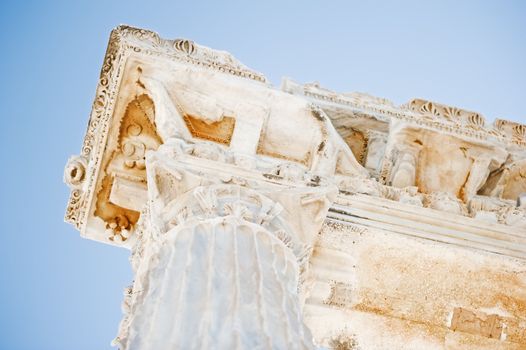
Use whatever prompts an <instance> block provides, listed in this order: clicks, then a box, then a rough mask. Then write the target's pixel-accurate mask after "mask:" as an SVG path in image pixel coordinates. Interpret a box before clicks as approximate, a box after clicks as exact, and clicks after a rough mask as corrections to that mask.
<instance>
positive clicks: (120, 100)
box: [64, 26, 526, 350]
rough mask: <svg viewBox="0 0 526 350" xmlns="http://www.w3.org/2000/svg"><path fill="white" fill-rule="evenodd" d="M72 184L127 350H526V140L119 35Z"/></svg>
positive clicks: (421, 108)
mask: <svg viewBox="0 0 526 350" xmlns="http://www.w3.org/2000/svg"><path fill="white" fill-rule="evenodd" d="M64 179H65V181H66V183H67V184H68V185H69V186H70V187H71V196H70V199H69V203H68V205H67V210H66V221H67V222H69V223H71V224H73V225H74V226H75V227H76V228H77V229H78V230H79V231H80V234H81V236H82V237H85V238H89V239H93V240H96V241H99V242H102V243H106V244H111V245H114V246H116V247H121V248H125V249H130V250H131V254H132V255H131V256H132V257H131V263H132V267H133V271H134V273H135V278H134V281H133V284H132V285H131V286H130V287H129V288H127V289H126V292H125V300H124V302H123V310H124V317H123V320H122V322H121V325H120V328H119V332H118V335H117V337H116V339H115V341H114V343H115V344H116V345H117V346H118V347H120V348H121V349H125V350H149V349H152V350H153V349H156V350H159V349H160V350H163V349H321V348H327V349H362V350H370V349H418V350H422V349H477V350H480V349H525V348H526V195H525V193H526V125H522V124H518V123H515V122H511V121H507V120H502V119H497V120H495V122H493V123H492V124H489V123H487V122H486V119H485V118H484V116H483V115H481V114H480V113H477V112H472V111H467V110H463V109H460V108H457V107H452V106H447V105H443V104H439V103H435V102H431V101H427V100H422V99H414V100H412V101H409V102H408V103H407V104H405V105H401V106H397V105H395V104H393V103H392V102H390V101H389V100H386V99H383V98H378V97H374V96H370V95H368V94H363V93H337V92H333V91H331V90H328V89H326V88H323V87H321V86H319V84H317V83H312V84H304V85H302V84H298V83H296V82H294V81H291V80H288V79H285V80H284V81H283V83H282V86H281V88H279V89H278V88H275V87H273V86H271V85H270V83H269V82H268V81H267V80H266V78H265V77H264V76H263V75H262V74H261V73H258V72H255V71H253V70H251V69H250V68H247V67H246V66H244V65H243V64H241V63H240V62H239V61H237V60H236V59H235V58H234V57H233V56H232V55H230V54H229V53H227V52H224V51H217V50H212V49H209V48H207V47H203V46H200V45H198V44H196V43H194V42H192V41H190V40H184V39H177V40H165V39H162V38H160V37H159V36H158V35H157V34H156V33H153V32H150V31H147V30H142V29H136V28H132V27H127V26H120V27H118V28H116V29H115V30H114V31H113V32H112V33H111V36H110V41H109V44H108V49H107V52H106V56H105V59H104V63H103V66H102V71H101V75H100V80H99V84H98V87H97V91H96V97H95V102H94V104H93V110H92V112H91V116H90V119H89V122H88V127H87V131H86V136H85V139H84V143H83V145H82V149H81V152H80V155H78V156H74V157H72V158H71V159H70V160H69V162H68V164H67V166H66V169H65V174H64ZM94 258H95V257H94Z"/></svg>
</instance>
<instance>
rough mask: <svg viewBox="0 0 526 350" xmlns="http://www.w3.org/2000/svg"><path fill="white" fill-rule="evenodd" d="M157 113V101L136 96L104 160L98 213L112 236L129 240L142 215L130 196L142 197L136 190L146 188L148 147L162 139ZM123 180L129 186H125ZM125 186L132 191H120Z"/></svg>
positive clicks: (150, 148)
mask: <svg viewBox="0 0 526 350" xmlns="http://www.w3.org/2000/svg"><path fill="white" fill-rule="evenodd" d="M154 114H155V110H154V104H153V102H152V100H151V99H150V98H149V97H148V96H147V95H140V96H137V97H136V98H135V99H133V100H132V101H131V102H130V103H129V104H128V106H127V108H126V112H125V113H124V116H123V118H122V119H121V123H120V126H119V130H118V138H117V139H118V143H117V146H116V147H115V149H114V150H112V153H111V156H110V157H109V158H108V159H107V160H106V164H104V168H103V171H104V174H103V178H102V183H101V186H100V189H99V191H98V193H97V202H96V209H95V216H98V217H99V218H101V219H102V220H104V222H105V223H106V228H107V229H108V230H109V231H110V232H109V234H110V237H109V238H110V240H123V241H124V240H126V239H127V236H128V233H129V231H130V230H131V229H132V228H133V225H134V224H135V223H136V222H137V221H138V219H139V215H140V214H139V210H140V208H138V205H136V204H135V203H133V200H130V198H132V199H133V198H137V197H140V194H139V193H137V192H141V191H142V189H144V190H145V188H146V170H145V153H146V151H147V150H155V149H157V148H158V147H159V145H160V144H161V143H162V141H161V139H160V137H159V136H158V135H157V132H156V129H155V123H154ZM123 182H125V183H126V186H122V183H123ZM126 190H127V191H130V193H120V192H122V191H126ZM122 198H124V199H127V200H122ZM136 202H137V201H136ZM134 204H135V205H134Z"/></svg>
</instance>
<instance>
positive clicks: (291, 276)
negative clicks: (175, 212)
mask: <svg viewBox="0 0 526 350" xmlns="http://www.w3.org/2000/svg"><path fill="white" fill-rule="evenodd" d="M156 255H157V257H156V259H155V260H156V263H155V264H152V265H151V267H150V269H149V270H148V271H147V272H146V275H145V276H144V277H143V285H145V286H147V289H146V290H144V291H143V297H142V302H141V303H140V304H138V305H137V306H136V309H135V310H133V317H132V320H131V322H130V325H129V327H130V337H129V339H128V342H127V344H126V346H125V347H124V348H125V349H129V350H146V349H311V348H313V344H312V340H311V335H310V332H309V331H308V329H306V327H305V326H304V325H303V323H302V320H301V312H300V307H299V302H298V295H297V290H298V263H297V260H296V257H295V256H294V254H293V253H292V250H291V249H290V248H288V247H287V246H286V245H285V244H284V243H283V242H282V241H281V240H279V239H278V238H277V237H275V236H274V235H273V234H272V233H271V232H270V231H268V230H266V229H264V228H263V227H261V226H260V225H256V224H254V223H251V222H248V221H246V220H243V219H241V218H238V217H236V216H233V215H229V216H226V217H217V218H213V219H207V220H204V221H202V220H196V219H193V220H189V221H187V222H185V223H184V224H182V225H178V226H176V227H174V228H173V229H171V230H170V231H169V232H168V233H167V234H166V237H165V239H164V241H163V243H162V244H161V246H160V248H159V251H158V253H157V254H156Z"/></svg>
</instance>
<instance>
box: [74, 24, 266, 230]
mask: <svg viewBox="0 0 526 350" xmlns="http://www.w3.org/2000/svg"><path fill="white" fill-rule="evenodd" d="M131 54H142V55H147V56H153V57H166V58H168V59H173V60H177V61H179V62H181V63H186V64H191V65H195V66H199V67H204V68H208V69H212V70H214V71H218V72H222V73H225V74H230V75H234V76H237V77H241V78H246V79H250V80H253V81H257V82H260V83H265V84H266V78H265V77H264V76H263V75H262V74H260V73H257V72H254V71H252V70H250V69H248V68H247V67H245V66H244V65H242V64H241V63H240V62H238V61H237V60H235V58H233V56H232V55H230V54H228V53H226V52H223V51H215V50H212V49H209V48H207V47H204V46H200V45H197V44H195V43H194V42H193V41H190V40H186V39H175V40H165V39H161V38H160V37H159V35H158V34H157V33H155V32H152V31H148V30H144V29H138V28H133V27H130V26H126V25H121V26H119V27H117V28H115V29H114V30H113V31H112V32H111V34H110V38H109V42H108V48H107V50H106V54H105V57H104V61H103V64H102V69H101V72H100V77H99V83H98V85H97V90H96V94H95V100H94V102H93V107H92V111H91V115H90V118H89V122H88V128H87V130H86V135H85V137H84V142H83V146H82V150H81V156H82V157H84V158H85V159H86V162H87V164H86V174H85V185H83V186H82V189H75V190H73V191H72V192H71V194H70V199H69V201H68V205H67V208H66V214H65V218H64V219H65V221H66V222H69V223H71V224H73V225H74V226H75V227H76V228H77V229H79V230H81V231H82V229H83V227H84V225H85V223H86V216H87V213H86V209H87V208H86V207H87V206H88V203H90V202H91V200H92V197H93V195H94V193H93V191H94V188H95V186H94V182H95V181H96V178H97V173H98V172H99V167H100V162H101V159H102V155H103V153H104V150H105V142H106V135H107V134H108V130H109V127H110V122H111V118H112V113H113V110H114V106H115V102H116V97H117V90H118V86H119V85H120V82H121V80H122V76H123V72H124V66H125V64H124V62H126V60H127V59H128V57H130V55H131Z"/></svg>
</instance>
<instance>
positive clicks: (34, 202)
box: [0, 0, 526, 350]
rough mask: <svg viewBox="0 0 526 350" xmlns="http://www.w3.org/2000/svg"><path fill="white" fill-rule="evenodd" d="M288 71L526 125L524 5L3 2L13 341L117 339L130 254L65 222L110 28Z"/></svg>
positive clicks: (2, 193)
mask: <svg viewBox="0 0 526 350" xmlns="http://www.w3.org/2000/svg"><path fill="white" fill-rule="evenodd" d="M121 23H123V24H129V25H133V26H138V27H144V28H148V29H152V30H155V31H157V32H158V33H160V35H161V36H162V37H165V38H177V37H186V38H190V39H193V40H195V41H196V42H198V43H200V44H203V45H207V46H210V47H213V48H217V49H223V50H227V51H230V52H231V53H233V54H234V55H235V56H236V57H237V58H238V59H240V60H241V61H242V62H243V63H245V64H246V65H248V66H249V67H252V68H254V69H256V70H259V71H261V72H263V73H264V74H265V75H266V76H267V77H268V78H269V79H270V80H271V81H272V82H273V83H274V84H275V85H277V86H279V83H280V80H281V77H283V76H288V77H291V78H293V79H294V80H296V81H298V82H309V81H314V80H316V81H319V82H320V83H321V84H322V86H325V87H328V88H331V89H333V90H336V91H342V92H343V91H363V92H369V93H371V94H374V95H377V96H381V97H386V98H389V99H391V100H393V101H394V102H395V103H404V102H406V101H408V100H409V99H411V98H413V97H422V98H427V99H430V100H434V101H437V102H442V103H446V104H451V105H456V106H458V107H463V108H466V109H470V110H474V111H478V112H481V113H482V114H484V115H485V116H486V117H487V118H488V119H490V120H491V119H493V118H494V117H503V118H507V119H512V120H516V121H522V122H526V108H525V107H524V104H525V102H526V64H525V62H526V2H524V1H492V2H490V1H460V0H457V1H436V2H431V1H422V0H420V1H410V2H408V1H385V2H380V1H371V2H367V1H364V0H362V1H329V0H326V1H316V2H315V1H296V2H293V1H286V0H282V1H269V0H265V1H246V2H241V1H237V2H223V1H222V2H220V1H215V2H202V1H190V0H188V1H184V2H183V1H174V0H172V1H166V2H157V1H133V0H127V1H111V0H106V1H98V0H92V1H73V0H68V1H63V2H60V1H38V2H37V1H6V0H1V1H0V26H1V31H0V36H1V38H0V39H1V49H0V53H1V55H0V62H1V64H0V79H1V82H2V84H1V85H0V92H1V93H0V102H1V103H0V106H1V107H2V112H1V114H0V115H1V118H2V127H1V138H0V143H1V144H0V161H1V163H0V164H1V169H2V171H1V175H0V176H1V178H0V179H1V181H0V215H1V222H2V224H1V228H0V235H1V236H0V237H1V243H0V349H1V350H4V349H5V350H22V349H24V350H62V349H64V350H66V349H67V350H69V349H75V350H94V349H97V350H100V349H110V345H109V344H110V341H111V340H112V339H113V337H114V336H115V335H116V332H117V327H118V323H119V321H120V319H121V311H120V304H121V301H122V290H123V288H124V287H125V286H126V285H128V284H130V283H131V279H132V275H131V271H130V267H129V263H128V252H127V251H125V250H120V249H118V248H114V247H110V246H106V245H103V244H99V243H96V242H91V241H87V240H84V239H81V238H80V237H79V235H78V232H76V231H75V230H74V229H73V228H72V227H71V226H69V225H67V224H65V223H63V221H62V218H63V214H64V208H65V205H66V201H67V197H68V193H69V191H68V189H67V187H66V186H65V185H63V184H62V172H63V168H64V165H65V163H66V161H67V159H68V157H69V156H70V155H73V154H78V153H79V151H80V147H81V143H82V138H83V135H84V131H85V128H86V125H87V120H88V115H89V111H90V108H91V103H92V100H93V97H94V92H95V87H96V84H97V79H98V74H99V69H100V67H101V62H102V58H103V55H104V51H105V47H106V43H107V39H108V35H109V33H110V30H111V29H112V28H113V27H115V26H117V25H118V24H121Z"/></svg>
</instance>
